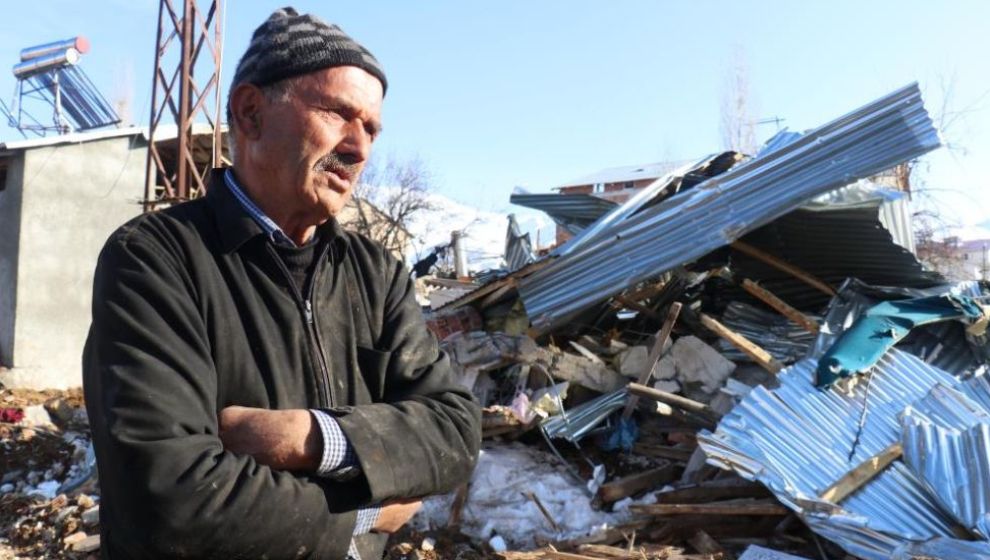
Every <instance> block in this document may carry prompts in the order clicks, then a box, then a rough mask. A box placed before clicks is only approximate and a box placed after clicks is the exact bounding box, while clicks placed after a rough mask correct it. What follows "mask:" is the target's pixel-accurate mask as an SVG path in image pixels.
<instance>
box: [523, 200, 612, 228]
mask: <svg viewBox="0 0 990 560" xmlns="http://www.w3.org/2000/svg"><path fill="white" fill-rule="evenodd" d="M509 202H511V203H512V204H517V205H519V206H525V207H526V208H532V209H534V210H540V211H542V212H546V214H547V215H548V216H550V218H552V219H553V221H554V222H556V223H557V224H558V225H560V226H562V227H564V228H566V229H567V231H569V232H571V233H572V234H574V235H576V234H578V233H580V232H581V230H583V229H584V228H586V227H588V226H589V225H591V224H593V223H595V220H597V219H598V218H601V217H602V216H603V215H605V214H607V213H608V212H609V211H611V210H612V209H614V208H615V207H616V206H617V204H616V203H615V202H612V201H611V200H605V199H603V198H598V197H597V196H592V195H590V194H518V193H514V194H512V195H511V196H510V197H509Z"/></svg>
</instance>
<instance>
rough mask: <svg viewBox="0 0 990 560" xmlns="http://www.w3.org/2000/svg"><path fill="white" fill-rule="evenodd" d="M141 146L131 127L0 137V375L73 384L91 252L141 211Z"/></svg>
mask: <svg viewBox="0 0 990 560" xmlns="http://www.w3.org/2000/svg"><path fill="white" fill-rule="evenodd" d="M159 135H160V137H162V136H163V137H164V139H163V140H162V141H161V142H163V143H165V144H164V145H165V146H166V147H167V143H168V142H171V143H173V144H174V137H175V133H174V131H173V132H172V134H171V139H170V138H169V135H168V134H167V132H166V133H165V134H162V132H161V129H160V132H159ZM147 146H148V136H147V129H145V128H136V127H134V128H122V129H112V130H101V131H96V132H85V133H77V134H66V135H62V136H50V137H45V138H38V139H30V140H19V141H12V142H6V143H2V144H0V366H2V367H3V368H6V370H5V371H2V370H0V383H3V384H4V385H6V386H8V387H13V386H28V387H37V388H41V387H55V388H64V387H70V386H77V385H79V384H80V381H81V365H80V362H81V356H82V349H83V343H84V342H85V339H86V333H87V330H88V329H89V323H90V300H91V297H92V286H93V271H94V267H95V265H96V258H97V256H98V255H99V252H100V249H101V248H102V247H103V244H104V242H105V241H106V239H107V237H108V236H109V235H110V233H112V232H113V231H114V230H115V229H116V228H117V227H118V226H120V225H121V224H123V223H124V222H126V221H127V220H129V219H131V218H133V217H134V216H137V215H138V214H140V213H141V211H142V206H141V203H142V200H143V198H144V182H145V165H146V161H147V160H146V157H147ZM159 146H160V147H161V146H163V144H159Z"/></svg>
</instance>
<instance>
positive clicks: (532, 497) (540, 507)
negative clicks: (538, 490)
mask: <svg viewBox="0 0 990 560" xmlns="http://www.w3.org/2000/svg"><path fill="white" fill-rule="evenodd" d="M523 496H525V497H526V498H527V499H528V500H530V501H531V502H533V504H535V505H536V509H538V510H540V513H541V514H543V518H544V519H546V520H547V523H549V524H550V528H551V529H553V530H554V532H557V533H559V532H560V525H557V521H556V520H555V519H554V518H553V516H552V515H550V512H549V511H547V508H545V507H544V506H543V502H541V501H540V498H539V497H537V496H536V494H534V493H533V492H523Z"/></svg>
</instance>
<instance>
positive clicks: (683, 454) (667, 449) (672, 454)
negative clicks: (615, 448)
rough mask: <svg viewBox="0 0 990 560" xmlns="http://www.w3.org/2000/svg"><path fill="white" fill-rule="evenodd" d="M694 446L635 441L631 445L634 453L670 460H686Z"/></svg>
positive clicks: (692, 451)
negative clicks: (635, 442)
mask: <svg viewBox="0 0 990 560" xmlns="http://www.w3.org/2000/svg"><path fill="white" fill-rule="evenodd" d="M695 449H696V448H690V447H674V446H671V445H656V444H651V443H637V444H634V445H633V449H632V450H633V453H634V454H636V455H646V456H648V457H659V458H661V459H670V460H672V461H680V462H682V463H684V462H687V460H688V459H690V458H691V454H692V453H694V450H695Z"/></svg>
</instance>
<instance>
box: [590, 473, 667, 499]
mask: <svg viewBox="0 0 990 560" xmlns="http://www.w3.org/2000/svg"><path fill="white" fill-rule="evenodd" d="M680 474H681V467H679V466H678V465H675V464H673V463H668V464H666V465H664V466H662V467H657V468H655V469H650V470H648V471H643V472H640V473H636V474H631V475H629V476H626V477H623V478H620V479H618V480H615V481H612V482H609V483H606V484H602V485H601V487H600V488H599V489H598V498H599V499H600V500H601V501H603V502H606V503H608V502H617V501H619V500H621V499H623V498H628V497H629V496H632V495H633V494H636V493H638V492H642V491H644V490H650V489H653V488H656V487H657V486H661V485H663V484H667V483H668V482H671V481H673V480H676V479H677V478H678V477H679V476H680Z"/></svg>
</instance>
